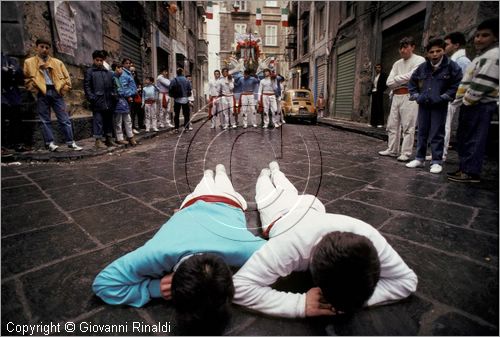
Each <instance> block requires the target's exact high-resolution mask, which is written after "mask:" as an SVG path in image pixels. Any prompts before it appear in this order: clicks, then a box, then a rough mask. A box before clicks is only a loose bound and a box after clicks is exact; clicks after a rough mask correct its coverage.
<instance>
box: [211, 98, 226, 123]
mask: <svg viewBox="0 0 500 337" xmlns="http://www.w3.org/2000/svg"><path fill="white" fill-rule="evenodd" d="M212 116H213V117H212V119H211V120H210V123H211V126H212V127H213V128H215V127H217V120H219V125H221V126H223V125H224V114H223V113H222V110H221V98H220V97H214V98H213V100H212Z"/></svg>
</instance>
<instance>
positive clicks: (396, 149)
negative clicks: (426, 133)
mask: <svg viewBox="0 0 500 337" xmlns="http://www.w3.org/2000/svg"><path fill="white" fill-rule="evenodd" d="M414 49H415V41H414V40H413V38H412V37H404V38H402V39H401V41H399V54H400V55H401V59H399V60H398V61H396V62H395V63H394V65H393V66H392V69H391V73H390V74H389V77H388V78H387V86H388V87H389V88H390V89H391V90H392V95H393V96H392V104H391V111H390V113H389V117H388V119H387V134H388V138H389V139H388V146H387V149H386V150H384V151H379V154H380V155H381V156H391V157H398V156H399V157H398V160H399V161H408V160H410V156H411V154H412V151H413V143H414V141H415V124H416V123H417V114H418V104H417V103H416V102H414V101H410V95H409V92H408V81H409V80H410V77H411V74H412V73H413V71H414V70H415V69H417V67H418V66H419V65H420V64H421V63H423V62H425V58H423V57H422V56H419V55H416V54H414V53H413V50H414ZM401 131H402V132H403V145H402V146H401V145H400V142H401Z"/></svg>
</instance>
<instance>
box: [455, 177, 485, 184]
mask: <svg viewBox="0 0 500 337" xmlns="http://www.w3.org/2000/svg"><path fill="white" fill-rule="evenodd" d="M448 180H450V181H454V182H457V183H475V184H477V183H480V182H481V180H480V179H474V178H469V179H461V178H458V177H448Z"/></svg>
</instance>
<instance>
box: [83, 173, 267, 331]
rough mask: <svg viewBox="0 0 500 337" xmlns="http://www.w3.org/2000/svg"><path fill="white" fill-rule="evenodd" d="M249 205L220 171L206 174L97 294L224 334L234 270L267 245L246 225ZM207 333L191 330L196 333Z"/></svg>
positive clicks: (102, 280) (101, 278) (114, 266)
mask: <svg viewBox="0 0 500 337" xmlns="http://www.w3.org/2000/svg"><path fill="white" fill-rule="evenodd" d="M246 208H247V203H246V201H245V199H244V198H243V196H241V195H240V194H239V193H238V192H236V191H235V190H234V188H233V186H232V184H231V181H230V180H229V178H228V176H227V174H226V170H225V168H224V166H223V165H222V164H219V165H217V167H216V170H215V176H214V172H213V171H212V170H205V172H204V175H203V178H202V179H201V181H200V183H199V184H198V185H197V186H196V188H195V190H194V191H193V192H192V193H191V194H189V195H188V196H187V197H186V198H185V199H184V201H183V202H182V204H181V206H180V210H179V211H177V212H176V213H175V214H174V215H173V216H172V217H171V218H170V219H169V220H168V221H167V222H166V223H165V224H164V225H163V226H162V227H161V228H160V229H159V231H158V232H157V233H156V234H155V235H154V236H153V238H151V239H150V240H149V241H147V242H146V243H145V244H144V246H142V247H140V248H138V249H136V250H134V251H132V252H130V253H128V254H126V255H124V256H122V257H120V258H118V259H117V260H115V261H114V262H112V263H111V264H109V265H108V266H107V267H106V268H105V269H104V270H102V271H101V272H100V273H99V274H98V275H97V277H96V278H95V280H94V283H93V285H92V288H93V291H94V293H95V294H96V295H97V296H98V297H100V298H101V299H102V300H103V301H104V302H106V303H108V304H112V305H129V306H133V307H142V306H144V305H145V304H146V303H148V302H149V301H150V300H151V299H152V298H164V299H166V300H170V299H171V300H172V302H173V306H174V309H175V311H176V317H177V318H178V319H177V322H176V323H177V324H176V325H177V326H180V328H184V329H190V331H189V333H196V332H198V333H202V334H206V333H207V331H208V330H207V329H212V332H213V333H220V332H221V331H222V330H221V329H223V327H224V325H225V323H226V322H227V319H228V318H229V309H230V305H231V302H232V298H233V295H234V286H233V282H232V273H231V270H230V269H229V266H231V267H241V266H242V265H243V264H244V263H245V262H246V261H247V260H248V258H250V256H251V255H252V254H253V253H254V252H255V251H256V250H258V249H259V248H260V247H261V246H262V245H263V244H264V242H265V240H264V239H262V238H260V237H257V236H254V235H253V234H252V233H251V232H250V231H249V230H248V229H247V225H246V219H245V215H244V210H246ZM197 327H198V328H199V329H204V330H202V331H196V330H195V331H193V329H197Z"/></svg>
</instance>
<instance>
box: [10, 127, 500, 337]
mask: <svg viewBox="0 0 500 337" xmlns="http://www.w3.org/2000/svg"><path fill="white" fill-rule="evenodd" d="M251 131H252V132H248V130H247V131H245V130H243V129H236V130H231V131H228V132H223V133H219V132H218V131H215V130H209V129H208V127H205V128H204V129H201V130H199V131H198V130H195V132H191V133H188V134H185V135H182V136H181V137H177V136H175V135H173V134H171V133H168V132H163V133H159V134H157V135H155V137H153V138H148V139H146V138H144V139H143V141H142V144H141V145H140V146H137V147H133V148H131V147H127V148H122V149H117V150H115V151H113V152H105V153H103V154H102V155H101V156H95V155H94V156H92V157H89V158H87V159H82V158H80V159H78V160H76V161H74V162H71V161H68V162H43V163H21V165H12V166H2V177H1V179H2V190H1V193H2V205H1V207H2V245H3V249H2V314H1V315H2V332H3V334H5V331H6V330H5V322H9V321H13V322H14V321H15V322H16V323H28V322H31V323H37V322H40V321H43V322H56V323H57V322H66V321H74V322H76V323H85V324H86V323H87V322H93V323H94V324H95V325H102V324H113V323H116V324H125V323H126V322H128V323H130V322H133V321H140V322H143V323H144V324H149V325H154V324H156V323H165V322H170V323H171V326H172V331H171V332H168V333H162V334H164V335H175V334H176V327H175V317H174V315H173V308H172V305H171V303H169V302H165V301H163V300H155V301H151V302H150V303H148V304H147V305H146V306H145V307H143V308H140V309H136V308H130V307H125V306H108V305H106V304H105V303H104V302H102V301H101V300H100V299H98V298H97V297H96V296H95V295H93V293H92V290H91V284H92V282H93V280H94V278H95V276H96V274H97V273H98V272H99V271H100V270H101V269H102V268H103V267H105V266H106V265H107V264H108V263H110V262H112V261H113V260H115V259H116V258H118V257H120V256H122V255H124V254H126V253H127V252H129V251H132V250H134V249H136V248H137V247H139V246H141V245H143V244H144V243H145V242H146V241H147V240H148V239H149V238H150V237H152V236H153V235H154V233H155V232H156V231H157V228H159V227H160V226H161V225H162V224H163V223H164V222H165V221H167V219H168V218H169V216H171V214H173V212H174V211H175V209H176V208H178V206H179V205H180V202H181V200H182V199H183V198H184V197H185V195H186V194H187V193H189V192H190V191H192V189H193V188H194V187H195V186H196V184H197V182H198V181H199V179H200V178H201V175H202V169H203V168H211V169H213V168H214V167H215V164H216V163H219V162H220V163H223V164H224V165H226V169H228V171H229V172H228V173H229V174H230V178H231V180H232V181H233V184H234V186H235V187H237V189H238V191H239V192H241V193H242V195H244V197H245V198H247V201H249V202H251V201H254V196H255V186H254V184H255V180H256V178H257V176H258V174H259V172H260V169H262V167H264V166H266V165H267V163H268V162H269V161H270V160H273V159H278V160H279V162H280V165H281V167H282V170H283V171H284V172H285V173H286V174H287V175H288V176H289V178H290V180H291V181H292V183H293V184H294V185H295V186H296V187H297V188H298V189H299V191H303V192H304V193H311V194H317V195H318V197H319V198H320V199H321V200H322V201H323V202H324V203H325V207H326V209H327V211H329V212H338V213H343V214H347V215H351V216H354V217H356V218H360V219H362V220H364V221H366V222H368V223H370V224H372V225H373V226H375V227H376V228H379V229H380V231H381V233H382V234H383V235H384V236H385V237H386V238H387V240H388V241H389V242H390V243H391V245H393V247H394V249H395V250H396V251H397V252H398V253H400V255H401V256H402V257H403V259H404V260H405V262H406V263H407V264H408V265H409V266H410V267H411V268H412V269H414V270H415V272H416V273H417V275H418V277H419V286H418V289H417V293H416V294H414V295H412V296H410V297H409V298H408V299H406V300H404V301H401V302H398V303H394V304H390V305H385V306H379V307H372V308H367V309H364V310H362V311H361V312H359V313H357V314H355V315H353V316H350V317H347V316H338V317H334V318H320V319H281V318H272V317H266V316H264V315H261V314H258V313H254V312H251V311H248V310H244V309H243V308H240V307H237V306H233V308H232V309H233V317H232V319H231V322H230V323H229V325H228V326H227V328H226V331H225V334H226V335H497V334H498V300H499V299H498V261H499V260H498V162H496V161H490V160H488V159H487V161H486V162H485V169H484V174H483V182H481V183H480V184H476V185H460V184H454V183H450V182H448V181H447V180H446V177H445V175H444V174H442V175H433V174H430V173H429V172H428V170H427V169H422V170H410V169H407V168H406V167H404V163H400V162H397V161H396V160H395V159H394V158H386V157H381V156H379V155H378V154H377V151H378V150H379V149H382V148H384V146H385V142H384V141H383V140H381V139H378V138H373V137H367V136H366V133H362V132H359V133H352V132H348V131H346V129H339V128H332V127H322V126H302V125H289V124H287V125H286V126H285V127H284V128H283V129H278V130H261V129H259V130H251ZM273 151H274V152H273ZM174 155H175V158H174ZM456 167H457V159H456V153H455V152H454V151H451V152H450V159H449V161H447V163H446V166H445V170H450V171H452V170H454V169H456ZM256 215H257V213H256V211H255V210H253V209H249V211H248V212H247V214H246V216H247V219H248V222H249V224H250V225H252V226H253V225H254V224H255V223H256V222H255V221H256V220H257V217H256ZM310 286H312V283H311V280H310V277H309V276H308V274H307V273H294V274H292V275H291V276H289V277H286V278H284V279H282V280H279V281H278V282H277V284H276V287H278V288H280V289H284V290H287V291H305V290H307V289H308V288H309V287H310ZM61 334H62V333H61ZM77 334H79V335H86V334H85V333H83V332H81V331H80V332H79V333H77ZM91 334H93V335H100V333H98V332H93V333H91ZM132 334H133V335H141V334H143V333H142V332H137V331H136V332H135V333H130V331H128V332H126V333H123V332H122V333H110V334H109V335H132Z"/></svg>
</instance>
